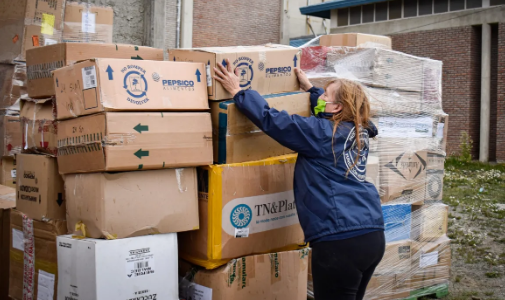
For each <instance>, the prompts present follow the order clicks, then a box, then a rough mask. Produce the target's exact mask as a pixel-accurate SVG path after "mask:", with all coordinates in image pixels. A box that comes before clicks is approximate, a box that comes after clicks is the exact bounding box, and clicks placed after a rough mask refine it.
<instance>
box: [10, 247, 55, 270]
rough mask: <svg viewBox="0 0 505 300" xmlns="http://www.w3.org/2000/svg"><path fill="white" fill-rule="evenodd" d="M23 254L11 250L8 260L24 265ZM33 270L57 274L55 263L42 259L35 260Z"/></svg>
mask: <svg viewBox="0 0 505 300" xmlns="http://www.w3.org/2000/svg"><path fill="white" fill-rule="evenodd" d="M23 256H24V253H23V252H21V251H19V250H14V249H11V251H10V260H11V261H12V262H15V263H18V264H23V263H24V258H23ZM35 270H44V271H46V272H49V273H52V274H56V273H58V264H57V263H56V262H51V261H47V260H43V259H35Z"/></svg>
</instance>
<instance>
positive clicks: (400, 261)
mask: <svg viewBox="0 0 505 300" xmlns="http://www.w3.org/2000/svg"><path fill="white" fill-rule="evenodd" d="M411 256H412V241H411V240H401V241H395V242H390V243H387V244H386V252H385V253H384V257H383V258H382V261H381V262H380V264H379V265H378V266H377V268H376V269H375V273H374V274H379V275H391V274H407V273H408V272H410V265H411Z"/></svg>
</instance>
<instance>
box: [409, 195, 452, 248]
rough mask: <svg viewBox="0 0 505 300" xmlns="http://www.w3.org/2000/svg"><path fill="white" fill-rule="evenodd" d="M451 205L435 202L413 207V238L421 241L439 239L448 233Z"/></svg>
mask: <svg viewBox="0 0 505 300" xmlns="http://www.w3.org/2000/svg"><path fill="white" fill-rule="evenodd" d="M448 215H449V206H447V205H445V204H442V203H435V204H430V205H423V206H413V207H412V238H413V239H415V240H417V241H419V242H424V243H426V242H429V241H434V240H438V239H439V238H440V237H442V236H444V235H446V234H447V222H448V218H449V217H448Z"/></svg>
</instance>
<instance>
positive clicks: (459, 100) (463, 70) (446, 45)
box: [392, 26, 482, 157]
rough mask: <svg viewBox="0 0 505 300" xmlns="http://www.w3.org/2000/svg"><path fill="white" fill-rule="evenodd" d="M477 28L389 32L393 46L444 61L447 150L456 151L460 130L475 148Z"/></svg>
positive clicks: (478, 50)
mask: <svg viewBox="0 0 505 300" xmlns="http://www.w3.org/2000/svg"><path fill="white" fill-rule="evenodd" d="M481 35H482V34H481V28H479V27H472V26H465V27H455V28H445V29H437V30H429V31H417V32H409V33H402V34H396V35H392V40H393V49H394V50H398V51H402V52H405V53H409V54H413V55H417V56H423V57H429V58H432V59H437V60H441V61H443V63H444V68H443V75H442V76H443V83H442V89H443V91H442V103H443V108H444V111H445V112H446V113H448V114H449V136H448V148H447V153H448V154H452V153H458V152H459V139H460V136H461V132H462V131H467V132H468V133H469V134H470V136H471V137H472V139H473V141H474V147H473V155H474V156H475V157H477V156H478V152H479V119H480V55H481V46H480V45H481V41H480V40H481Z"/></svg>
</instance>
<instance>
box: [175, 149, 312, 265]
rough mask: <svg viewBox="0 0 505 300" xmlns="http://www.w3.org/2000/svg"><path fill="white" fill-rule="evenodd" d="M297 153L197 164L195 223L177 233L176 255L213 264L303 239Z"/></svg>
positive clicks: (290, 247)
mask: <svg viewBox="0 0 505 300" xmlns="http://www.w3.org/2000/svg"><path fill="white" fill-rule="evenodd" d="M295 161H296V155H295V154H290V155H285V156H277V157H273V158H269V159H265V160H259V161H254V162H247V163H237V164H227V165H211V166H207V167H203V168H200V169H199V175H198V176H199V181H198V184H199V187H198V190H199V215H200V229H199V230H197V231H190V232H184V233H180V234H179V255H180V257H182V258H184V259H185V260H187V261H190V262H192V263H194V264H197V265H200V266H204V267H206V268H207V269H213V268H216V267H218V266H220V265H223V264H225V263H227V262H228V261H230V260H231V259H234V258H237V257H242V256H246V255H252V254H261V253H271V252H276V251H286V250H293V249H297V248H298V247H299V245H301V244H303V243H304V236H303V231H302V229H301V227H300V224H299V222H298V214H297V211H296V206H295V203H294V195H293V170H294V166H295Z"/></svg>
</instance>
